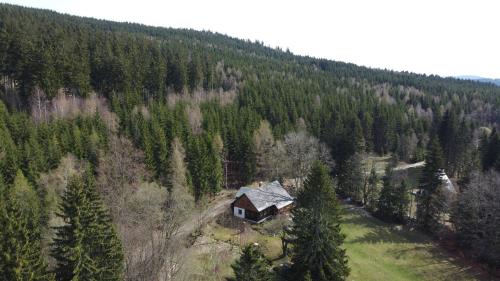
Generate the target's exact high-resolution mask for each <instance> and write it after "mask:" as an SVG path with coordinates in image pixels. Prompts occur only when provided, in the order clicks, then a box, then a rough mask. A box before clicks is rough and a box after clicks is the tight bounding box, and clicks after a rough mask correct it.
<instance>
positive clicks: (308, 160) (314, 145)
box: [283, 130, 333, 188]
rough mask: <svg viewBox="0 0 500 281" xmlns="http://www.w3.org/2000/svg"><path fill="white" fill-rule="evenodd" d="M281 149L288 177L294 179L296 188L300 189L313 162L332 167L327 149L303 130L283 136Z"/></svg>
mask: <svg viewBox="0 0 500 281" xmlns="http://www.w3.org/2000/svg"><path fill="white" fill-rule="evenodd" d="M283 147H284V151H285V153H286V162H287V163H285V165H286V166H287V167H288V168H289V175H290V176H291V177H292V178H293V179H294V181H295V187H296V188H300V187H301V185H302V182H303V181H304V179H305V177H306V175H307V173H308V172H309V169H310V168H311V166H312V164H313V163H314V161H316V160H321V161H322V162H324V163H325V164H327V165H333V161H332V159H331V155H330V151H329V149H328V147H327V146H326V145H324V144H322V143H320V142H319V140H318V139H317V138H315V137H313V136H311V135H309V134H308V133H307V132H306V131H304V130H302V131H298V132H291V133H288V134H287V135H285V139H284V141H283Z"/></svg>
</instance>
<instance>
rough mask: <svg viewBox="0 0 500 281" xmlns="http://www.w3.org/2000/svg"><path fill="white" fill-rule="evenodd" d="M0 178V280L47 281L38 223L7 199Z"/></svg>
mask: <svg viewBox="0 0 500 281" xmlns="http://www.w3.org/2000/svg"><path fill="white" fill-rule="evenodd" d="M10 193H11V192H10V191H8V190H7V188H6V186H5V185H4V183H3V180H2V178H1V177H0V229H1V231H0V280H2V281H25V280H30V281H50V280H54V275H53V274H51V273H50V272H49V271H48V269H47V264H46V262H45V260H44V255H43V253H42V246H41V236H40V225H39V224H38V220H35V219H34V218H33V216H32V215H31V214H30V213H29V212H26V210H25V209H24V208H23V207H21V206H20V204H19V202H18V200H17V198H16V197H15V196H11V195H10Z"/></svg>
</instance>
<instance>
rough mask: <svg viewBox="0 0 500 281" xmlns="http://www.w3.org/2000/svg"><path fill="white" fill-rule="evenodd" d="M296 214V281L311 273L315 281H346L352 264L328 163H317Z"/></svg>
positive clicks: (294, 257) (294, 230) (293, 231)
mask: <svg viewBox="0 0 500 281" xmlns="http://www.w3.org/2000/svg"><path fill="white" fill-rule="evenodd" d="M292 213H293V227H292V229H291V231H290V236H291V237H294V239H293V241H292V244H293V246H294V247H293V255H292V263H293V266H292V274H293V275H294V277H295V278H296V280H302V279H303V277H304V275H305V274H306V273H307V272H310V274H311V277H312V278H311V279H312V280H318V281H335V280H345V279H346V278H347V276H348V275H349V267H348V266H347V257H346V253H345V250H344V249H342V248H341V246H342V243H343V241H344V235H343V234H342V233H341V232H340V208H339V205H338V202H337V198H336V196H335V191H334V189H333V183H332V180H331V178H330V177H329V175H328V168H327V167H326V166H325V165H323V164H321V163H319V162H316V163H315V164H314V165H313V167H312V169H311V171H310V173H309V175H308V177H307V179H306V181H305V184H304V188H303V189H302V190H301V191H300V192H299V194H298V197H297V207H296V208H295V209H294V210H293V211H292Z"/></svg>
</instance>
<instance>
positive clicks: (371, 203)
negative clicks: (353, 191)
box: [363, 165, 379, 212]
mask: <svg viewBox="0 0 500 281" xmlns="http://www.w3.org/2000/svg"><path fill="white" fill-rule="evenodd" d="M378 183H379V178H378V175H377V170H376V168H375V165H372V168H371V170H370V176H369V177H368V181H367V183H366V184H365V186H366V188H365V189H366V190H365V192H364V200H363V201H364V202H363V203H364V204H365V206H366V208H367V209H368V210H369V211H371V212H373V211H375V209H376V207H377V206H376V202H377V198H378V196H379V194H378Z"/></svg>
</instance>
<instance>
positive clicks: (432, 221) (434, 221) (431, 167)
mask: <svg viewBox="0 0 500 281" xmlns="http://www.w3.org/2000/svg"><path fill="white" fill-rule="evenodd" d="M443 162H444V160H443V153H442V151H441V146H440V145H439V142H438V140H437V138H436V137H434V138H433V139H431V141H430V142H429V147H428V149H427V154H426V157H425V166H424V169H423V171H422V176H421V178H420V180H419V191H418V195H417V198H416V199H417V222H418V224H419V225H420V227H421V228H422V229H423V230H425V231H429V232H435V231H436V230H437V229H438V227H439V225H440V220H441V215H442V213H443V211H444V206H445V205H444V200H445V199H444V195H443V191H442V188H441V186H442V182H441V178H440V171H441V170H442V169H443V166H444V163H443Z"/></svg>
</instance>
